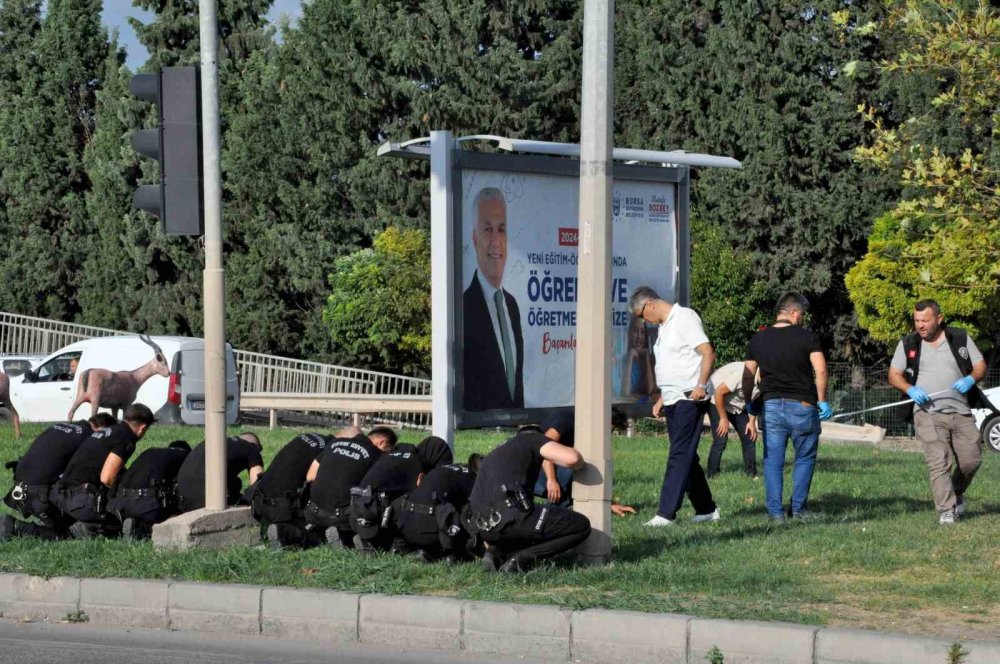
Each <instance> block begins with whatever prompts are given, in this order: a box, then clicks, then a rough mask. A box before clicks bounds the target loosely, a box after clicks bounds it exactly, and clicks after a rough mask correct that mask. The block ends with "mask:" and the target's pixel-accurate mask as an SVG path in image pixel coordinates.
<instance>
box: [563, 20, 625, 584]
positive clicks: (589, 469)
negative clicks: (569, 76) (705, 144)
mask: <svg viewBox="0 0 1000 664" xmlns="http://www.w3.org/2000/svg"><path fill="white" fill-rule="evenodd" d="M614 15H615V4H614V0H586V2H585V3H584V10H583V91H582V103H581V134H580V226H579V230H580V236H579V249H578V250H579V265H578V268H577V269H578V279H579V290H578V301H577V328H576V333H577V351H576V385H575V395H576V399H575V401H576V415H575V418H576V422H575V428H576V447H577V449H579V450H580V453H581V454H582V455H583V458H584V459H585V460H586V461H587V465H586V466H585V468H584V469H583V470H582V471H580V472H578V473H577V474H576V475H575V476H574V487H573V505H574V509H576V511H578V512H580V513H581V514H583V515H585V516H586V517H587V518H589V519H590V525H591V527H592V529H593V530H592V531H591V534H590V537H589V538H587V540H586V541H585V542H584V543H583V544H581V545H580V546H579V547H578V548H577V552H576V553H577V558H578V559H579V560H580V561H581V562H584V563H595V564H600V563H606V562H608V561H609V560H610V559H611V495H612V478H613V476H614V470H613V466H612V461H611V258H612V251H611V250H612V247H611V191H612V175H613V174H612V140H611V139H612V136H611V133H612V130H613V127H614V125H613V104H612V93H613V90H614V86H613V80H614V74H613V72H614V52H615V48H614Z"/></svg>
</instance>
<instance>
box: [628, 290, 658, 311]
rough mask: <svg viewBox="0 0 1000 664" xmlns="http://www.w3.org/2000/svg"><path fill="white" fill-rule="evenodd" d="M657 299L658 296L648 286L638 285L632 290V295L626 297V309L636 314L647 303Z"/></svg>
mask: <svg viewBox="0 0 1000 664" xmlns="http://www.w3.org/2000/svg"><path fill="white" fill-rule="evenodd" d="M659 299H660V296H659V295H657V293H656V291H655V290H653V289H652V288H650V287H649V286H639V287H638V288H636V289H635V290H634V291H632V297H630V298H629V299H628V309H629V311H631V312H632V313H633V314H635V315H636V316H638V315H639V314H638V313H636V312H638V311H642V310H643V309H644V308H645V307H646V305H647V304H648V303H650V302H652V301H653V300H659Z"/></svg>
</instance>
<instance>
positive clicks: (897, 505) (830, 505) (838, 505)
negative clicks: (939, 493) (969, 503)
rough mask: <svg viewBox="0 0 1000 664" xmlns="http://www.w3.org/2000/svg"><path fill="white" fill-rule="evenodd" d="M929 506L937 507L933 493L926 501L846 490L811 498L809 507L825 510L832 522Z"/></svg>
mask: <svg viewBox="0 0 1000 664" xmlns="http://www.w3.org/2000/svg"><path fill="white" fill-rule="evenodd" d="M929 507H933V505H932V503H931V500H930V497H929V496H928V498H927V499H926V500H922V499H917V498H911V497H909V496H885V497H879V498H868V497H865V496H861V497H858V496H853V495H848V494H846V493H824V494H822V495H820V496H818V497H816V498H810V499H809V509H811V510H815V511H816V512H820V513H822V514H823V515H824V516H825V517H827V519H826V520H828V521H836V522H838V523H846V522H850V521H863V520H871V519H878V518H889V517H897V516H899V515H900V514H909V513H911V512H926V511H927V509H928V508H929Z"/></svg>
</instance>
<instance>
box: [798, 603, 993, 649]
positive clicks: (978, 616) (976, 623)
mask: <svg viewBox="0 0 1000 664" xmlns="http://www.w3.org/2000/svg"><path fill="white" fill-rule="evenodd" d="M803 608H805V609H808V610H811V611H814V612H816V613H818V614H820V615H824V616H826V618H827V625H828V626H830V627H850V628H853V629H878V630H885V631H888V632H899V633H902V634H913V635H918V636H937V637H942V638H946V639H956V640H959V641H968V640H977V639H979V640H981V639H986V640H995V639H1000V606H993V607H989V608H988V609H983V608H981V607H980V608H977V609H974V610H973V609H968V610H966V609H959V610H958V611H957V612H956V611H955V610H953V609H942V608H934V607H931V608H926V607H925V608H920V609H912V608H908V609H890V608H886V607H881V608H879V609H877V610H869V609H863V608H860V607H858V606H850V605H846V604H820V605H803Z"/></svg>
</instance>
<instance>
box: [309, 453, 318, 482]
mask: <svg viewBox="0 0 1000 664" xmlns="http://www.w3.org/2000/svg"><path fill="white" fill-rule="evenodd" d="M318 474H319V459H316V460H314V461H313V462H312V463H311V464H310V465H309V470H307V471H306V482H315V481H316V475H318Z"/></svg>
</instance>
